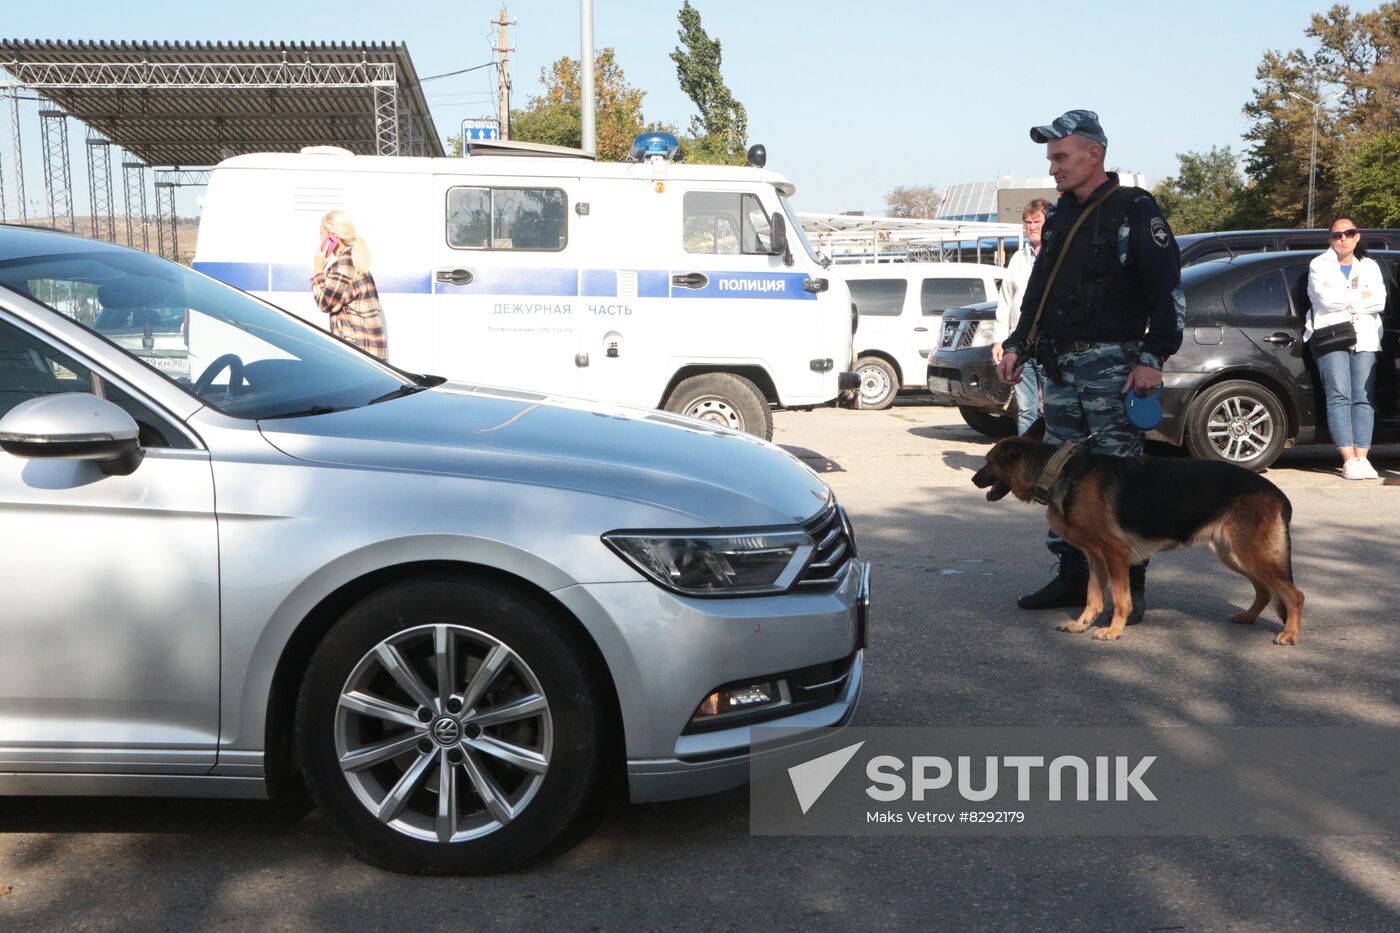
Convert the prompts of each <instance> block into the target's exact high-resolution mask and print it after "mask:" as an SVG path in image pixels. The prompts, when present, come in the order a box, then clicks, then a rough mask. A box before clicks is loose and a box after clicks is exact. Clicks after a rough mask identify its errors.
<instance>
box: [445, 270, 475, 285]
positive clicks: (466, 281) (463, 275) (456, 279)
mask: <svg viewBox="0 0 1400 933" xmlns="http://www.w3.org/2000/svg"><path fill="white" fill-rule="evenodd" d="M472 278H473V276H472V274H471V270H469V269H439V270H438V274H437V280H438V281H439V282H441V283H443V284H444V285H470V284H471V283H472Z"/></svg>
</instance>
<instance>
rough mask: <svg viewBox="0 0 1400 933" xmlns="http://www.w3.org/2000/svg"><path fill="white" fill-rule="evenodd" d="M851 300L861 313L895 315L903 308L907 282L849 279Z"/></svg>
mask: <svg viewBox="0 0 1400 933" xmlns="http://www.w3.org/2000/svg"><path fill="white" fill-rule="evenodd" d="M846 285H847V286H849V287H850V289H851V301H853V302H855V306H856V312H857V313H858V314H862V315H875V316H879V317H895V316H898V314H899V313H900V312H901V311H903V310H904V294H905V292H907V291H908V290H909V283H908V282H907V281H905V280H904V279H849V280H847V282H846Z"/></svg>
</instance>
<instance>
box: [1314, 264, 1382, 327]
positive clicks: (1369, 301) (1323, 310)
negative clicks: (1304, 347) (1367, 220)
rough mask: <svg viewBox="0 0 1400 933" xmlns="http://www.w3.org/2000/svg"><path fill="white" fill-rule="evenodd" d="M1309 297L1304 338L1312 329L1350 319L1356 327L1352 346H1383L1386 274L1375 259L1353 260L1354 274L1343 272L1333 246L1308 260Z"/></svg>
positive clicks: (1352, 268)
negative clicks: (1382, 320) (1344, 273)
mask: <svg viewBox="0 0 1400 933" xmlns="http://www.w3.org/2000/svg"><path fill="white" fill-rule="evenodd" d="M1308 298H1310V299H1311V300H1312V307H1311V308H1309V309H1308V317H1307V321H1306V322H1305V326H1304V328H1303V339H1304V340H1311V339H1312V335H1313V331H1315V330H1319V329H1321V328H1323V327H1331V326H1332V325H1333V324H1341V323H1344V322H1346V321H1351V322H1352V324H1353V326H1355V327H1356V346H1354V347H1352V349H1353V350H1358V351H1360V350H1380V348H1381V315H1382V314H1383V313H1384V312H1385V278H1384V277H1383V276H1382V274H1381V267H1380V266H1378V265H1376V261H1375V260H1374V259H1356V258H1354V257H1353V259H1352V261H1351V275H1350V276H1346V275H1343V274H1342V266H1341V264H1340V263H1339V262H1338V261H1337V254H1336V253H1335V252H1333V251H1332V250H1330V249H1329V250H1328V251H1327V252H1325V253H1322V254H1321V255H1319V256H1317V257H1316V258H1314V259H1313V261H1312V262H1311V263H1309V264H1308Z"/></svg>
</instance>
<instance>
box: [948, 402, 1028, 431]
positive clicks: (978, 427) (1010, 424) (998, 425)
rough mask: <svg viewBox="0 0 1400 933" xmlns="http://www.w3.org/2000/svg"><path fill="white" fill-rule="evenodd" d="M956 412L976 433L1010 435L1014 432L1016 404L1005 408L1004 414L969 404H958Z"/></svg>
mask: <svg viewBox="0 0 1400 933" xmlns="http://www.w3.org/2000/svg"><path fill="white" fill-rule="evenodd" d="M958 414H960V415H962V418H963V421H966V422H967V426H968V427H969V428H972V430H974V431H976V432H977V433H978V434H985V435H987V436H988V437H1010V436H1011V435H1013V434H1015V433H1016V406H1015V405H1014V404H1013V405H1012V406H1011V408H1009V409H1007V414H1005V415H1003V414H1002V413H1001V412H999V411H987V410H986V409H985V408H973V407H972V406H971V405H959V406H958Z"/></svg>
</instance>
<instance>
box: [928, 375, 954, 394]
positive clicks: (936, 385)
mask: <svg viewBox="0 0 1400 933" xmlns="http://www.w3.org/2000/svg"><path fill="white" fill-rule="evenodd" d="M928 390H929V391H930V392H943V393H945V394H946V393H947V392H949V391H950V387H949V385H948V380H947V379H944V378H943V377H942V376H929V377H928Z"/></svg>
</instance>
